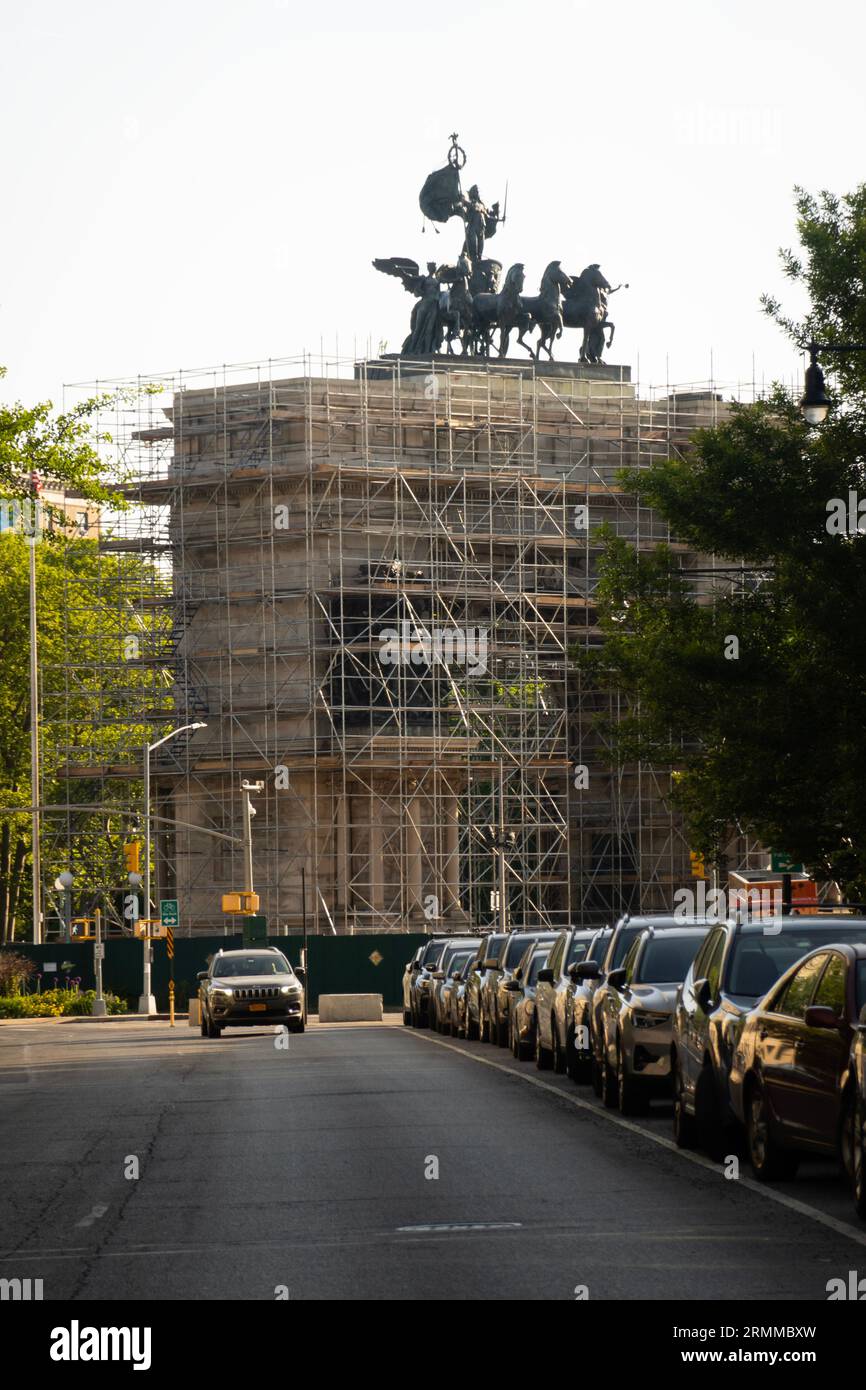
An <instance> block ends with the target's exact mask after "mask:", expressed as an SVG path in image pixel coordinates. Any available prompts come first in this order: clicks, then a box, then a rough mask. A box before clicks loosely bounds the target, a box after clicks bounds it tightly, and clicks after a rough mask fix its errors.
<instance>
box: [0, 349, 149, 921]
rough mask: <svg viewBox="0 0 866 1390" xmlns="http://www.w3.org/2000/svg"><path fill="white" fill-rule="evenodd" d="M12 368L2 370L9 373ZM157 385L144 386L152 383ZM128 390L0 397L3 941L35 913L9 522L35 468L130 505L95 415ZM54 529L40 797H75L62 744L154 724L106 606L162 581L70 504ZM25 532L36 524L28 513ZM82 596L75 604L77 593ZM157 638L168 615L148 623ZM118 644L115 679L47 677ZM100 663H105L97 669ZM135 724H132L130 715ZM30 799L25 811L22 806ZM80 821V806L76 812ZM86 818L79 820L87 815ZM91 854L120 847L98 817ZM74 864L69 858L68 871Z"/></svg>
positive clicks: (117, 615)
mask: <svg viewBox="0 0 866 1390" xmlns="http://www.w3.org/2000/svg"><path fill="white" fill-rule="evenodd" d="M3 375H5V369H4V368H0V377H2V376H3ZM149 389H150V388H145V390H149ZM128 395H129V393H117V394H114V395H107V396H98V397H92V398H90V399H88V400H85V401H82V402H80V403H79V404H78V405H76V406H74V407H73V408H72V409H71V410H68V411H63V412H59V413H58V412H55V411H54V408H53V406H52V404H51V402H50V401H41V402H39V403H38V404H36V405H35V406H24V405H22V404H21V403H20V402H18V403H13V404H5V405H0V499H2V501H3V502H4V503H6V504H7V506H6V507H4V510H3V514H2V517H0V527H2V528H5V529H3V530H2V534H0V673H2V674H0V807H3V808H6V809H4V810H3V811H2V812H0V941H2V942H6V941H8V940H11V939H12V936H13V935H14V928H15V923H16V920H17V921H19V922H20V921H21V920H22V919H25V918H26V916H27V913H28V910H29V908H30V902H31V887H30V881H29V875H28V873H27V861H28V858H29V855H30V851H31V818H30V810H29V808H30V806H31V805H32V804H33V799H34V790H33V788H32V787H31V784H30V681H29V651H30V632H29V615H28V590H29V576H28V569H29V558H28V548H29V545H30V543H31V542H30V541H29V540H28V539H26V537H25V535H22V534H19V533H16V530H15V529H9V519H10V509H9V507H8V504H9V503H21V502H25V501H27V500H29V499H31V498H32V497H33V496H34V491H35V488H34V475H36V478H37V479H38V482H39V483H40V484H41V486H42V487H44V488H45V489H46V490H47V491H53V492H62V493H65V494H71V495H73V496H74V497H76V498H81V499H82V500H85V501H89V502H95V503H98V504H105V505H107V506H108V507H110V508H112V509H114V510H123V509H124V508H125V507H126V506H127V503H126V501H125V499H124V497H123V495H122V493H121V492H119V491H118V490H117V488H118V484H120V483H122V481H123V479H122V478H121V477H119V476H115V477H113V478H112V479H111V482H107V481H106V480H105V474H106V465H105V460H104V458H103V456H102V452H101V449H102V446H103V445H105V444H106V443H110V442H111V440H110V436H109V435H108V434H106V433H104V432H101V431H100V430H99V428H98V425H97V421H98V419H99V416H100V413H101V412H103V411H105V410H106V408H107V407H108V406H109V405H114V404H116V403H118V401H119V400H121V399H126V398H127V396H128ZM46 510H47V512H48V513H49V516H51V515H52V514H53V520H54V522H55V525H54V529H53V530H52V529H50V528H45V529H43V530H41V532H40V534H39V539H38V541H37V543H36V550H35V554H36V595H37V629H38V635H39V647H40V664H41V668H42V671H43V708H42V717H43V722H44V724H45V725H46V726H48V727H52V728H54V729H61V728H62V729H63V735H64V736H63V738H62V740H61V741H60V743H59V744H54V743H52V742H50V741H49V742H48V746H45V740H43V766H42V772H43V788H42V794H43V796H45V797H46V798H47V799H48V800H49V801H51V800H57V799H59V798H63V797H64V796H65V785H61V783H60V781H59V780H58V775H59V773H60V771H61V770H62V769H61V766H60V763H61V759H62V745H63V744H65V743H68V742H75V743H78V745H79V746H81V747H87V746H88V745H90V746H93V747H95V746H96V743H97V740H99V741H100V742H101V744H102V746H103V749H104V747H105V745H106V743H111V742H112V741H114V743H115V746H117V747H118V748H119V747H120V746H121V744H122V743H124V742H128V740H129V739H130V738H135V737H137V736H138V735H139V734H140V741H141V742H144V732H145V727H147V728H148V729H149V727H150V726H149V725H147V726H145V725H144V724H142V727H141V730H140V731H139V730H135V729H131V728H130V725H129V723H128V698H129V688H130V685H133V686H134V685H135V684H136V683H138V684H147V683H148V682H151V681H153V680H154V678H155V677H154V672H153V671H152V669H151V670H149V671H148V670H145V669H143V668H137V669H133V668H132V667H129V666H127V667H126V669H124V667H123V664H122V663H121V662H120V660H119V658H120V656H121V643H122V641H123V640H124V638H125V637H126V636H127V635H128V629H129V618H128V616H126V617H125V616H124V615H123V614H122V613H121V611H120V610H117V611H114V610H112V609H111V607H110V605H106V603H105V601H104V594H105V593H106V592H107V591H111V589H112V586H113V584H114V581H117V591H118V592H119V591H120V589H121V587H123V586H122V585H121V581H123V585H125V587H126V588H127V589H129V590H130V591H135V589H136V588H137V587H140V584H141V583H143V582H145V579H146V578H148V579H149V580H150V585H151V588H152V589H154V588H155V589H156V590H158V587H159V585H160V584H161V583H162V584H164V582H165V581H164V580H162V579H161V578H160V577H159V576H156V575H154V574H151V575H149V576H146V575H145V571H147V570H148V569H149V566H148V564H147V562H146V561H142V560H140V559H139V558H137V557H133V556H122V555H120V556H105V555H100V554H99V551H98V547H97V545H96V543H95V542H93V541H87V540H73V539H71V538H70V535H69V533H68V529H67V526H66V517H65V515H64V513H63V510H62V508H61V507H59V506H57V505H54V506H52V505H51V504H50V503H49V504H47V506H46ZM22 520H23V528H19V530H20V529H23V530H24V531H25V532H26V531H27V529H28V517H27V513H26V511H25V513H24V516H23V518H22ZM71 593H75V594H76V595H77V596H78V599H77V601H76V602H70V598H69V596H70V594H71ZM147 621H148V623H149V624H150V629H151V631H152V632H154V633H156V634H158V633H159V632H160V629H161V619H160V617H159V616H158V615H154V617H153V618H150V619H148V620H147ZM94 644H95V645H96V646H100V647H103V648H104V647H105V646H106V645H107V646H108V647H110V648H111V653H112V658H113V660H114V661H115V662H116V663H117V664H118V670H119V671H120V672H121V673H122V674H121V675H112V674H111V672H110V669H109V671H108V674H106V667H110V663H106V662H99V663H96V662H94V663H92V664H91V665H90V666H88V665H87V662H86V659H85V658H84V657H82V661H83V664H82V667H81V669H80V670H78V671H76V674H75V679H74V680H73V681H72V682H69V683H67V685H66V687H65V688H64V689H62V690H61V689H59V688H56V683H53V682H52V680H51V679H50V677H49V678H48V679H47V680H46V674H47V673H50V672H52V671H55V672H56V671H58V670H61V669H63V668H64V666H65V665H66V663H67V658H68V657H69V656H70V655H71V654H72V653H74V652H78V653H84V652H86V651H87V649H88V648H89V647H92V646H93V645H94ZM98 668H101V669H98ZM156 679H157V685H158V689H157V690H156V692H155V696H154V705H153V707H154V709H158V708H160V707H161V705H166V704H167V702H168V692H167V689H166V687H165V684H164V683H162V684H161V685H160V684H159V681H158V677H157V678H156ZM96 689H98V690H99V693H100V700H101V702H102V705H103V708H104V709H105V710H106V711H107V712H108V713H109V714H111V712H112V710H113V711H114V714H115V715H116V716H117V720H118V722H117V724H116V725H115V726H114V727H113V728H112V727H111V725H110V724H109V726H108V727H107V728H106V727H105V726H103V727H102V728H101V729H97V728H95V727H94V725H93V720H92V712H93V707H94V692H95V690H96ZM123 721H127V722H123ZM15 807H20V808H21V809H20V811H16V810H15V809H14V808H15ZM72 815H73V818H74V813H72ZM79 819H80V818H79ZM80 850H81V853H82V854H83V855H84V854H86V853H91V854H92V855H95V856H96V857H97V859H98V860H99V859H101V860H103V861H104V859H105V856H106V855H107V854H110V853H111V852H112V846H111V844H110V841H109V840H108V839H107V838H106V836H105V835H104V834H102V833H101V832H100V831H97V830H96V829H95V828H94V826H93V823H92V818H91V820H90V821H89V822H87V824H86V825H85V823H84V822H82V829H81V844H80ZM43 858H44V860H45V869H46V874H48V873H50V872H51V869H52V864H51V854H50V846H48V845H43ZM62 867H67V868H68V867H72V866H70V865H66V864H62V863H59V864H57V866H56V868H55V869H54V872H56V871H57V869H58V868H62Z"/></svg>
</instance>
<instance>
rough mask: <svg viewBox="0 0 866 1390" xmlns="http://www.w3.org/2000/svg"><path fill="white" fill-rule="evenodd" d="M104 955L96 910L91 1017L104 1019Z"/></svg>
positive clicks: (100, 925)
mask: <svg viewBox="0 0 866 1390" xmlns="http://www.w3.org/2000/svg"><path fill="white" fill-rule="evenodd" d="M104 955H105V946H104V944H103V941H102V913H101V912H100V910H99V908H97V909H96V940H95V941H94V943H93V970H94V974H95V975H96V998H95V999H94V1001H93V1017H94V1018H104V1017H105V1015H106V1014H107V1013H108V1009H107V1007H106V1004H105V1000H104V998H103V997H102V958H103V956H104Z"/></svg>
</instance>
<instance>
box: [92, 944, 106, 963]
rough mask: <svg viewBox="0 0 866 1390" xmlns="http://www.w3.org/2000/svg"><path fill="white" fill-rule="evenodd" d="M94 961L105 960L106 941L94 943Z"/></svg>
mask: <svg viewBox="0 0 866 1390" xmlns="http://www.w3.org/2000/svg"><path fill="white" fill-rule="evenodd" d="M93 959H94V960H105V942H104V941H94V943H93Z"/></svg>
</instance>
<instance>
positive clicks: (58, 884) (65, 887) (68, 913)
mask: <svg viewBox="0 0 866 1390" xmlns="http://www.w3.org/2000/svg"><path fill="white" fill-rule="evenodd" d="M74 882H75V879H74V878H73V877H72V874H71V873H70V872H69V870H68V869H64V870H63V872H62V873H61V874H58V875H57V878H56V879H55V881H54V887H55V888H57V889H58V890H59V891H60V892H62V894H63V925H64V928H65V932H64V934H65V936H66V943H67V945H68V944H69V942H70V941H71V940H72V885H73V883H74Z"/></svg>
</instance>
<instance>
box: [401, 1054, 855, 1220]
mask: <svg viewBox="0 0 866 1390" xmlns="http://www.w3.org/2000/svg"><path fill="white" fill-rule="evenodd" d="M406 1035H407V1036H409V1037H412V1038H417V1040H418V1042H427V1043H432V1044H433V1046H434V1047H444V1048H447V1050H448V1051H449V1052H456V1053H457V1056H458V1057H465V1058H466V1059H467V1060H468V1061H470V1062H478V1063H479V1064H480V1065H481V1066H482V1067H492V1068H493V1070H494V1071H501V1072H502V1073H503V1074H504V1075H505V1076H514V1077H517V1079H518V1080H519V1081H526V1082H527V1083H528V1084H529V1085H530V1086H537V1087H538V1089H539V1090H540V1091H549V1092H550V1094H551V1095H552V1096H558V1097H559V1099H560V1100H564V1101H567V1103H568V1104H569V1105H574V1106H576V1107H577V1109H578V1110H586V1111H587V1113H588V1114H590V1115H595V1116H596V1117H597V1118H598V1119H602V1120H608V1121H609V1122H610V1123H611V1124H612V1125H617V1126H618V1127H619V1128H620V1129H626V1130H628V1131H629V1133H631V1134H637V1135H639V1137H640V1138H641V1139H649V1140H651V1142H652V1143H653V1144H658V1146H659V1148H662V1149H667V1150H668V1151H669V1152H670V1153H672V1154H676V1156H677V1157H678V1158H682V1159H685V1161H686V1162H687V1163H694V1164H695V1165H696V1166H697V1167H698V1168H705V1169H706V1170H707V1172H709V1173H713V1174H714V1175H715V1176H716V1177H722V1176H723V1175H722V1171H721V1169H720V1167H719V1165H718V1164H717V1163H713V1162H712V1161H711V1159H709V1158H704V1157H703V1155H702V1154H696V1153H691V1152H690V1151H689V1150H688V1149H678V1148H677V1146H676V1144H675V1143H674V1141H673V1140H672V1139H665V1138H663V1137H662V1135H661V1134H654V1133H653V1131H652V1130H651V1129H644V1128H643V1126H642V1125H636V1124H634V1123H633V1122H632V1121H631V1120H627V1119H625V1118H624V1116H622V1115H615V1114H613V1113H612V1112H611V1111H610V1110H604V1109H602V1108H601V1107H600V1106H597V1105H591V1104H590V1102H589V1101H586V1100H581V1099H580V1097H579V1096H573V1095H569V1093H568V1091H562V1090H560V1088H559V1087H558V1086H551V1085H550V1083H549V1082H547V1081H542V1080H540V1078H539V1077H537V1076H529V1075H527V1074H526V1073H525V1072H522V1071H516V1070H515V1069H514V1068H513V1067H506V1066H503V1064H502V1063H501V1062H493V1061H491V1059H490V1058H489V1057H479V1056H478V1055H477V1053H475V1052H466V1051H465V1050H464V1049H463V1048H462V1047H456V1046H455V1045H454V1043H448V1042H443V1041H442V1040H441V1039H440V1038H434V1037H431V1036H430V1035H429V1034H426V1033H423V1032H417V1031H416V1030H414V1029H412V1030H409V1029H407V1030H406ZM723 1181H725V1182H729V1181H731V1182H732V1181H733V1179H728V1178H723ZM736 1183H737V1186H739V1187H746V1188H748V1190H749V1191H750V1192H754V1193H755V1194H756V1195H757V1196H758V1197H765V1198H767V1199H768V1200H769V1201H771V1202H776V1203H777V1204H778V1205H779V1206H780V1207H787V1208H788V1210H789V1211H795V1212H797V1214H798V1215H799V1216H805V1217H808V1219H809V1220H810V1221H817V1222H819V1223H820V1225H822V1226H827V1227H828V1229H829V1230H831V1231H835V1232H836V1234H837V1235H841V1236H847V1238H848V1240H853V1241H856V1242H857V1244H858V1245H864V1246H866V1232H863V1231H857V1230H855V1229H854V1228H853V1227H852V1226H847V1225H846V1224H845V1222H844V1221H839V1220H837V1218H836V1217H835V1216H828V1215H826V1213H825V1212H823V1211H819V1210H818V1208H817V1207H810V1206H808V1205H807V1203H806V1202H801V1201H799V1200H798V1198H796V1197H788V1196H787V1195H786V1194H785V1193H784V1192H776V1191H775V1189H773V1188H771V1187H765V1186H764V1185H763V1183H759V1182H755V1180H754V1179H753V1178H737V1179H736Z"/></svg>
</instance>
